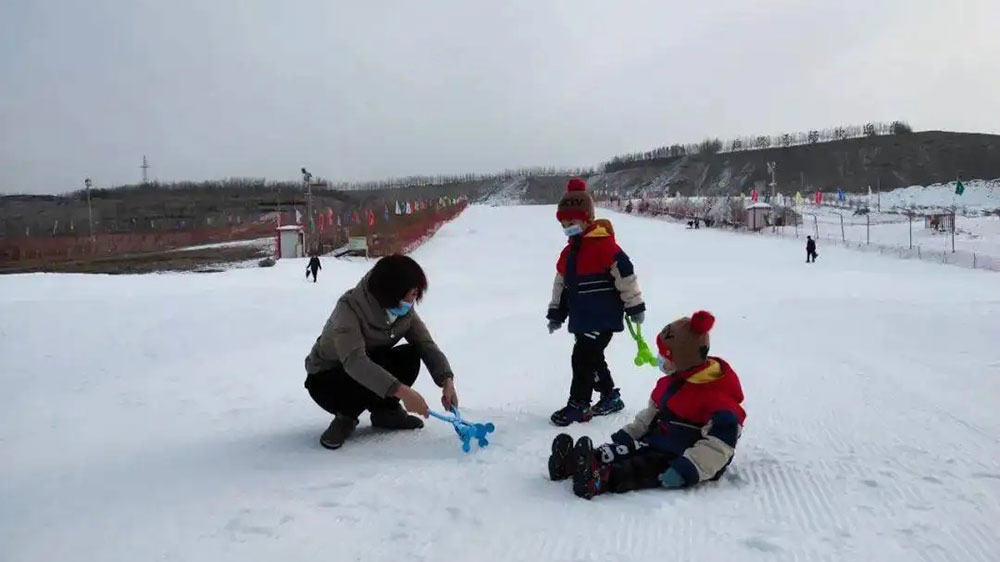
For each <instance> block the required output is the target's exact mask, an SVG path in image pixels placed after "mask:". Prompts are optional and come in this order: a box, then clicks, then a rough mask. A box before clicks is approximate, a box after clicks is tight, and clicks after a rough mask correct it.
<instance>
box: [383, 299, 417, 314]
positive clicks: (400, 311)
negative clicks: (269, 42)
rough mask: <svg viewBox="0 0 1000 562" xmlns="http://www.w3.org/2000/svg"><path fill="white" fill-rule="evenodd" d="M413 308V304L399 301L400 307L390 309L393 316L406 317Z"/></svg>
mask: <svg viewBox="0 0 1000 562" xmlns="http://www.w3.org/2000/svg"><path fill="white" fill-rule="evenodd" d="M411 308H413V303H412V302H406V301H399V306H397V307H396V308H390V309H388V310H389V312H390V313H391V314H392V315H393V316H406V313H407V312H409V311H410V309H411Z"/></svg>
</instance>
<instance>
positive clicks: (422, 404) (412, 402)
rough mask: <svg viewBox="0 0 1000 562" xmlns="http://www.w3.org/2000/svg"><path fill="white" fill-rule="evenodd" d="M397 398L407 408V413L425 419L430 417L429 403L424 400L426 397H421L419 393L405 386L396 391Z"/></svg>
mask: <svg viewBox="0 0 1000 562" xmlns="http://www.w3.org/2000/svg"><path fill="white" fill-rule="evenodd" d="M396 398H399V400H400V401H401V402H402V403H403V407H404V408H406V411H407V412H413V413H414V414H419V415H420V416H423V417H424V418H426V417H428V416H430V414H429V413H428V408H427V401H426V400H424V397H423V396H421V395H420V393H419V392H417V391H416V390H413V389H412V388H410V387H408V386H406V385H405V384H401V385H399V389H398V390H396Z"/></svg>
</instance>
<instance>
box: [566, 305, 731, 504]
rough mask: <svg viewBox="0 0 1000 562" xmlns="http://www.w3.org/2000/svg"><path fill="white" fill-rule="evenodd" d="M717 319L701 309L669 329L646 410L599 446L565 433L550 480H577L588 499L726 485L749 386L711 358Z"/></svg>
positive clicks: (576, 489)
mask: <svg viewBox="0 0 1000 562" xmlns="http://www.w3.org/2000/svg"><path fill="white" fill-rule="evenodd" d="M714 324H715V318H714V317H713V316H712V315H711V314H710V313H708V312H705V311H698V312H695V313H694V314H693V315H692V316H691V317H684V318H680V319H678V320H675V321H674V322H672V323H670V324H668V325H667V326H666V327H665V328H663V331H661V332H660V334H659V335H658V336H657V338H656V346H657V348H658V350H659V361H660V370H661V371H662V372H663V373H664V374H665V375H666V376H663V377H661V378H660V379H659V380H658V381H657V382H656V386H655V387H654V388H653V392H652V394H651V395H650V400H649V404H648V405H647V406H646V409H644V410H642V411H640V412H639V413H638V414H636V416H635V420H634V421H633V422H632V423H630V424H628V425H626V426H625V427H623V428H622V429H620V430H619V431H617V432H616V433H614V434H613V435H612V436H611V443H607V444H605V445H601V446H600V447H598V448H596V449H595V448H594V446H593V442H592V441H591V440H590V438H589V437H586V436H584V437H581V438H580V439H578V440H577V442H576V445H575V446H574V444H573V438H572V437H570V436H569V435H567V434H565V433H561V434H559V435H557V436H556V438H555V439H554V440H553V441H552V454H551V456H549V463H548V465H549V466H548V468H549V478H551V479H552V480H565V479H567V478H570V477H572V478H573V493H574V494H576V495H577V496H579V497H581V498H585V499H590V498H592V497H594V496H596V495H598V494H604V493H608V492H612V493H622V492H628V491H632V490H640V489H643V488H660V487H662V488H686V487H689V486H694V485H695V484H698V483H700V482H705V481H707V480H718V479H719V478H720V477H722V475H723V474H724V473H725V471H726V468H727V467H728V466H729V463H730V462H732V460H733V455H734V454H735V450H736V442H737V441H738V440H739V438H740V434H741V433H742V431H743V422H744V419H745V418H746V412H745V411H744V410H743V406H742V405H741V403H742V402H743V388H742V387H741V385H740V379H739V377H738V376H737V374H736V372H735V371H733V369H732V368H731V367H730V366H729V364H728V363H726V362H725V361H724V360H722V359H720V358H718V357H710V356H709V355H708V349H709V337H708V332H709V331H710V330H711V329H712V326H713V325H714Z"/></svg>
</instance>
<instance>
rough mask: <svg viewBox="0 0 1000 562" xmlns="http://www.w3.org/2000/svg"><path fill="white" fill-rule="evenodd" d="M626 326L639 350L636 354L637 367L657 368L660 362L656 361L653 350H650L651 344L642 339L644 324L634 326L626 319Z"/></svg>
mask: <svg viewBox="0 0 1000 562" xmlns="http://www.w3.org/2000/svg"><path fill="white" fill-rule="evenodd" d="M625 325H626V326H627V327H628V333H629V335H630V336H632V339H633V340H634V341H635V345H636V347H637V348H638V349H637V351H636V353H635V360H634V362H635V365H636V366H637V367H641V366H643V365H650V366H653V367H655V366H657V365H658V364H659V362H658V361H657V360H656V355H653V352H652V350H650V349H649V344H648V343H646V340H645V339H643V337H642V324H633V323H632V321H631V320H630V319H628V318H626V319H625Z"/></svg>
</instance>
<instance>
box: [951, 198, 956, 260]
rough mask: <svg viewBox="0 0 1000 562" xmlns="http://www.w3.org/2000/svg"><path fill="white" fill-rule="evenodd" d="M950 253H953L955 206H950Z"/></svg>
mask: <svg viewBox="0 0 1000 562" xmlns="http://www.w3.org/2000/svg"><path fill="white" fill-rule="evenodd" d="M951 253H953V254H954V253H955V206H954V205H952V207H951Z"/></svg>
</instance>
